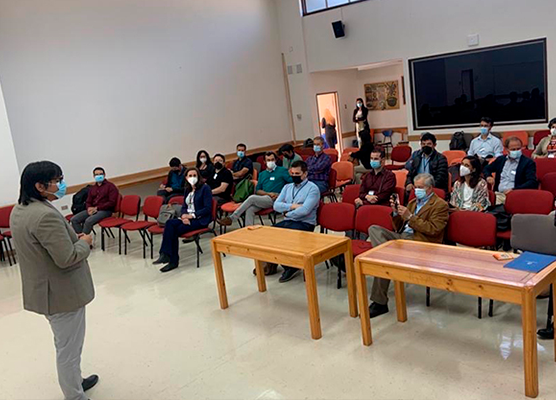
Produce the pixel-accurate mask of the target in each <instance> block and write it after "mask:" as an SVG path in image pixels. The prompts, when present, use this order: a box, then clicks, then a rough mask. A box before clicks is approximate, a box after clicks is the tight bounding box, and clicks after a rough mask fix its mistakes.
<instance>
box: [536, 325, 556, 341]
mask: <svg viewBox="0 0 556 400" xmlns="http://www.w3.org/2000/svg"><path fill="white" fill-rule="evenodd" d="M537 335H539V339H554V325H552V327H551V328H544V329H539V330H538V331H537Z"/></svg>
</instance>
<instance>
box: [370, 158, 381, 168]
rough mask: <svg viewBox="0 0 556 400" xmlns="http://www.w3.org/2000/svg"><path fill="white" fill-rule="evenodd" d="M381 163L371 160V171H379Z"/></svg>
mask: <svg viewBox="0 0 556 400" xmlns="http://www.w3.org/2000/svg"><path fill="white" fill-rule="evenodd" d="M381 165H382V163H381V162H380V161H377V160H371V168H372V169H379V168H380V166H381Z"/></svg>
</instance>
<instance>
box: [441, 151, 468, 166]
mask: <svg viewBox="0 0 556 400" xmlns="http://www.w3.org/2000/svg"><path fill="white" fill-rule="evenodd" d="M442 154H443V155H444V156H445V157H446V160H447V161H448V165H452V163H453V162H455V161H456V160H458V159H460V160H461V159H462V158H464V157H465V156H466V155H467V154H466V153H465V151H463V150H446V151H443V152H442ZM460 162H461V161H460Z"/></svg>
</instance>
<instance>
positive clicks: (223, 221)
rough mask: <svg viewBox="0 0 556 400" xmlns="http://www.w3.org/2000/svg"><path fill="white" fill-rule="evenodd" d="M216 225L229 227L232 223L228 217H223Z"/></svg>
mask: <svg viewBox="0 0 556 400" xmlns="http://www.w3.org/2000/svg"><path fill="white" fill-rule="evenodd" d="M217 221H218V223H219V224H220V225H222V226H230V225H232V223H233V222H234V221H232V219H231V218H230V217H224V218H222V219H219V220H217Z"/></svg>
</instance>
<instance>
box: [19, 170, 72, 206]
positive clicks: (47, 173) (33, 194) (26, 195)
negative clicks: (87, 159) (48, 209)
mask: <svg viewBox="0 0 556 400" xmlns="http://www.w3.org/2000/svg"><path fill="white" fill-rule="evenodd" d="M62 177H63V172H62V168H60V166H59V165H58V164H54V163H53V162H51V161H38V162H33V163H31V164H28V165H27V166H26V167H25V169H24V170H23V173H22V174H21V186H20V189H19V200H18V203H19V204H23V205H24V206H28V205H29V203H30V202H31V200H33V199H34V200H38V201H45V200H46V198H45V197H43V196H42V195H41V193H40V192H39V191H38V190H37V188H36V187H35V184H36V183H40V184H42V185H44V186H48V184H49V183H50V182H52V181H53V180H54V179H60V178H62Z"/></svg>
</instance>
